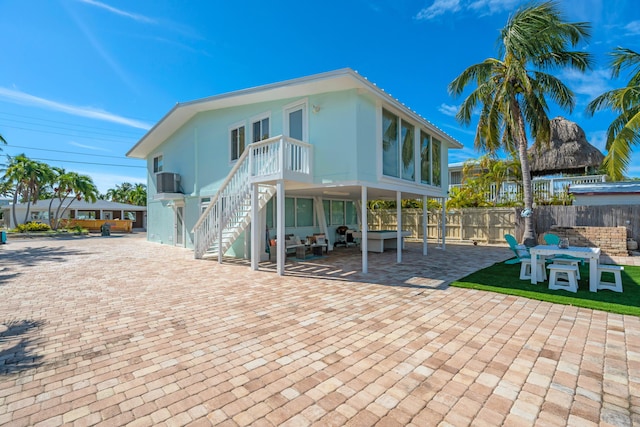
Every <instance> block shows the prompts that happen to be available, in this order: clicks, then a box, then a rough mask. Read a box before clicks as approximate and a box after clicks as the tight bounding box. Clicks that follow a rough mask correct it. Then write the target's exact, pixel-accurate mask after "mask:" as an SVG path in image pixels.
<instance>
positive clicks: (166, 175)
mask: <svg viewBox="0 0 640 427" xmlns="http://www.w3.org/2000/svg"><path fill="white" fill-rule="evenodd" d="M156 191H157V192H158V193H180V175H178V174H177V173H171V172H158V173H157V174H156Z"/></svg>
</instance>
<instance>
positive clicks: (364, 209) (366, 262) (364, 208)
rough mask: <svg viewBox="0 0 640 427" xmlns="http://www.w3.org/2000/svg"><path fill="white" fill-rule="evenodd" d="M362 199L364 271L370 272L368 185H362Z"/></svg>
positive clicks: (361, 221)
mask: <svg viewBox="0 0 640 427" xmlns="http://www.w3.org/2000/svg"><path fill="white" fill-rule="evenodd" d="M361 199H362V218H361V219H360V224H361V227H360V231H361V232H362V240H361V242H360V249H361V250H362V272H363V273H365V274H366V273H368V272H369V260H368V254H369V253H368V250H369V249H368V245H367V239H368V237H367V233H368V230H369V222H368V221H367V213H368V210H369V209H368V208H367V203H368V202H367V187H366V186H364V185H363V186H362V188H361Z"/></svg>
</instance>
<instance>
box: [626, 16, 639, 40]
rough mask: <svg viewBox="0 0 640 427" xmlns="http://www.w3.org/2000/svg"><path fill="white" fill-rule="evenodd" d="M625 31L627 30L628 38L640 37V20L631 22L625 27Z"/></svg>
mask: <svg viewBox="0 0 640 427" xmlns="http://www.w3.org/2000/svg"><path fill="white" fill-rule="evenodd" d="M624 29H625V30H627V34H626V35H628V36H637V35H640V20H636V21H631V22H629V23H628V24H627V25H625V26H624Z"/></svg>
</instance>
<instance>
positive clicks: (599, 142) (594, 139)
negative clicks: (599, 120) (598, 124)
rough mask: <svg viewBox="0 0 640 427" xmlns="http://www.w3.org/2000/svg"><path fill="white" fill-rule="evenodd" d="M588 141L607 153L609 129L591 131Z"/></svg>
mask: <svg viewBox="0 0 640 427" xmlns="http://www.w3.org/2000/svg"><path fill="white" fill-rule="evenodd" d="M587 141H589V144H591V145H593V146H594V147H596V148H597V149H598V150H600V151H601V152H602V153H603V154H606V152H607V149H606V146H607V131H606V130H597V131H593V132H589V134H588V135H587Z"/></svg>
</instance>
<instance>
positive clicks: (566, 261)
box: [552, 258, 580, 280]
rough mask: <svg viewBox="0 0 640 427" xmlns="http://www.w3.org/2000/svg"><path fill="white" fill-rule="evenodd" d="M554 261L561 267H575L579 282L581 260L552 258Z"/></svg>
mask: <svg viewBox="0 0 640 427" xmlns="http://www.w3.org/2000/svg"><path fill="white" fill-rule="evenodd" d="M552 261H553V263H554V264H560V265H573V266H574V267H576V268H577V269H578V270H577V273H576V277H577V278H578V280H580V265H579V264H580V260H579V259H569V258H552Z"/></svg>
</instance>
